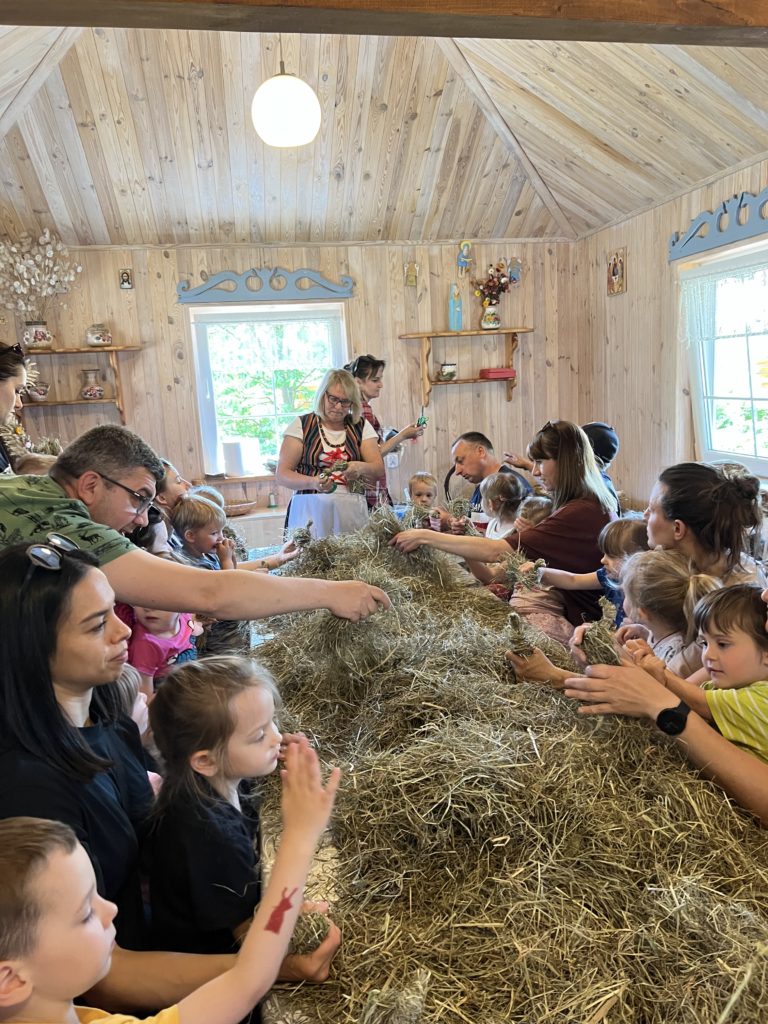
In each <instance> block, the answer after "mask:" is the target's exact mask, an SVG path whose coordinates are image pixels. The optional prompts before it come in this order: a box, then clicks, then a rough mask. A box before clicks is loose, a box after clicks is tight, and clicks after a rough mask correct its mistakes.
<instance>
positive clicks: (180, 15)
mask: <svg viewBox="0 0 768 1024" xmlns="http://www.w3.org/2000/svg"><path fill="white" fill-rule="evenodd" d="M66 8H67V14H66V16H67V21H68V23H69V24H71V25H82V26H88V25H102V26H105V27H122V28H184V29H197V30H214V31H229V32H270V31H272V32H279V31H284V32H290V31H295V29H296V26H297V24H300V25H301V31H302V32H304V33H322V34H325V33H333V34H345V35H411V36H433V37H434V36H443V37H445V38H454V39H455V38H462V37H470V36H473V37H476V38H486V39H489V38H490V39H559V40H594V41H597V42H653V43H672V44H680V45H711V46H766V45H768V7H767V6H766V4H765V3H764V2H762V0H718V2H717V3H713V2H712V0H685V2H675V3H670V2H669V0H623V2H622V3H621V4H617V3H615V0H572V2H571V3H569V4H564V3H563V2H562V0H331V2H329V0H289V2H283V3H280V2H279V0H109V3H107V4H105V3H104V0H68V2H67V5H66ZM3 17H4V19H5V20H6V22H8V23H9V24H10V23H12V24H18V25H55V24H57V23H58V22H59V21H60V20H61V0H4V3H3Z"/></svg>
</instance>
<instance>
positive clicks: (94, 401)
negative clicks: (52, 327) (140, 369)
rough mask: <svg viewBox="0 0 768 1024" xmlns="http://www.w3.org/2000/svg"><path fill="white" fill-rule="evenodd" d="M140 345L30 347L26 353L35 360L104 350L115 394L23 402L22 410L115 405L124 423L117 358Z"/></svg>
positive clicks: (99, 352) (138, 349)
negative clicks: (65, 406) (105, 396)
mask: <svg viewBox="0 0 768 1024" xmlns="http://www.w3.org/2000/svg"><path fill="white" fill-rule="evenodd" d="M141 348H142V346H141V345H84V346H82V347H79V348H30V349H29V350H28V351H27V355H28V356H29V358H30V359H33V360H37V359H38V358H39V357H40V356H77V355H89V356H92V355H100V354H101V353H102V352H106V353H107V356H108V357H109V368H110V370H111V371H112V379H113V383H114V388H115V394H114V396H113V397H112V398H68V399H62V400H61V401H52V402H49V401H47V400H44V401H42V402H25V403H24V411H25V412H26V411H27V410H28V409H50V408H52V407H53V406H56V405H116V406H117V411H118V413H119V415H120V422H121V423H123V424H124V423H125V408H124V405H123V388H122V382H121V380H120V367H119V365H118V358H119V356H120V353H121V352H140V351H141Z"/></svg>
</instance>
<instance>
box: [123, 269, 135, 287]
mask: <svg viewBox="0 0 768 1024" xmlns="http://www.w3.org/2000/svg"><path fill="white" fill-rule="evenodd" d="M120 287H121V288H124V289H126V290H128V289H130V288H133V274H132V273H131V271H130V270H128V269H125V270H121V271H120Z"/></svg>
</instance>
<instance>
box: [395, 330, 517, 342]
mask: <svg viewBox="0 0 768 1024" xmlns="http://www.w3.org/2000/svg"><path fill="white" fill-rule="evenodd" d="M532 332H533V328H532V327H499V329H498V330H496V331H483V330H481V329H479V328H478V330H476V331H417V332H416V333H414V334H401V335H399V338H400V340H401V341H413V340H414V339H415V338H487V337H493V336H494V334H531V333H532Z"/></svg>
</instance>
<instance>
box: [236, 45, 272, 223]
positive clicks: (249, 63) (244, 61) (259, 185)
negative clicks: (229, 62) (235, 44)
mask: <svg viewBox="0 0 768 1024" xmlns="http://www.w3.org/2000/svg"><path fill="white" fill-rule="evenodd" d="M238 39H239V43H240V63H241V67H242V69H243V73H242V78H241V79H239V80H238V83H239V85H240V87H241V89H242V93H243V99H242V104H243V145H244V148H245V174H246V183H247V190H246V194H245V199H244V202H246V203H247V214H248V230H247V234H246V235H245V237H244V239H243V241H248V242H259V241H261V240H262V239H263V238H264V237H265V224H266V215H265V187H266V185H265V181H264V175H263V167H262V149H263V147H262V142H261V139H260V138H259V137H258V135H257V134H256V131H255V129H254V127H253V123H252V121H251V102H252V101H253V95H254V93H255V92H256V86H257V85H258V84H261V82H262V81H264V79H265V78H267V77H268V76H267V74H266V72H265V71H264V69H263V64H262V45H261V36H260V35H256V34H255V33H254V34H249V33H242V34H241V35H240V36H239V37H238ZM248 69H250V74H249V73H248Z"/></svg>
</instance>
